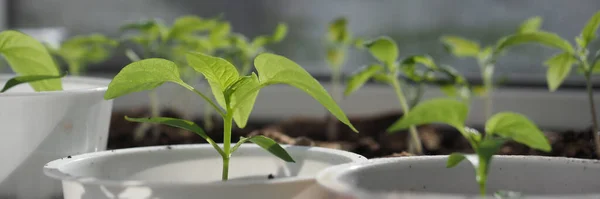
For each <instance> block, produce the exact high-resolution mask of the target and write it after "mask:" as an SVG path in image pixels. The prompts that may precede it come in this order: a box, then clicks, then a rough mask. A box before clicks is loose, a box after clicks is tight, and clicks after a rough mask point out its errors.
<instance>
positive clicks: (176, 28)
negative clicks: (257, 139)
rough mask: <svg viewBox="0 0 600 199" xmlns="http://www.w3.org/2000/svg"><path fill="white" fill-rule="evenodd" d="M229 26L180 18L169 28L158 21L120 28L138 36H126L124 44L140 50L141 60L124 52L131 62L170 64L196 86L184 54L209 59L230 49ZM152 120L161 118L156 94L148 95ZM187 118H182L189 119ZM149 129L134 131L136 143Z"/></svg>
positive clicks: (207, 120)
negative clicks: (151, 60)
mask: <svg viewBox="0 0 600 199" xmlns="http://www.w3.org/2000/svg"><path fill="white" fill-rule="evenodd" d="M230 29H231V27H230V25H229V23H228V22H224V21H221V20H220V17H215V18H212V19H204V18H200V17H197V16H182V17H179V18H177V19H176V20H175V21H174V22H173V25H172V26H171V27H168V26H167V25H165V24H164V23H163V22H162V21H160V20H158V19H154V20H145V21H140V22H136V23H131V24H126V25H124V26H122V27H121V30H122V31H123V32H127V31H135V32H137V34H134V35H132V36H127V37H126V39H125V41H131V42H133V43H134V44H137V46H139V47H140V48H141V52H142V53H141V54H142V56H141V57H140V56H139V55H138V54H136V53H135V51H133V50H132V49H127V50H126V55H127V57H129V59H130V60H131V61H132V62H133V61H139V60H141V59H144V58H151V57H160V58H166V59H169V60H173V61H174V62H175V63H176V64H177V65H178V66H179V67H180V71H181V76H182V79H183V80H184V81H185V82H187V83H190V84H194V83H196V81H198V79H199V75H200V74H199V73H197V72H195V71H193V70H190V68H189V67H187V63H186V62H185V53H186V52H188V51H199V52H203V53H206V54H209V55H212V54H214V53H215V51H216V50H218V49H220V48H226V47H228V46H229V42H228V39H227V38H228V35H229V33H230ZM148 97H149V99H150V108H151V111H150V112H151V115H152V117H158V116H160V106H159V102H158V96H157V94H156V91H154V90H151V91H149V92H148ZM210 110H211V109H210V105H208V104H205V108H204V117H203V119H204V128H205V129H209V130H210V129H212V126H213V121H212V114H211V112H210ZM189 117H191V116H188V115H187V114H186V115H185V116H184V118H186V119H187V118H189ZM150 127H151V125H150V124H148V123H144V124H142V125H140V126H139V127H138V128H137V129H136V130H135V131H134V135H135V139H136V140H139V139H141V138H143V137H144V135H145V132H146V130H147V129H148V128H150ZM152 131H153V135H154V138H155V139H157V138H158V136H159V133H160V132H159V131H158V128H157V126H156V125H154V128H153V130H152Z"/></svg>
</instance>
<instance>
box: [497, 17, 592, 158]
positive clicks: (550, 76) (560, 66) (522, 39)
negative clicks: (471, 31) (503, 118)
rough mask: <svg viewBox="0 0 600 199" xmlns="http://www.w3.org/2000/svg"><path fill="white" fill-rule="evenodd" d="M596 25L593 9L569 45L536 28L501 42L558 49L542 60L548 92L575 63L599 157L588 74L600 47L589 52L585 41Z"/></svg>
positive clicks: (554, 35)
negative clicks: (586, 98)
mask: <svg viewBox="0 0 600 199" xmlns="http://www.w3.org/2000/svg"><path fill="white" fill-rule="evenodd" d="M599 26H600V11H598V12H596V13H595V14H594V15H593V16H592V17H591V18H590V19H589V20H588V22H587V23H586V25H585V27H584V28H583V30H582V31H581V34H580V35H579V36H578V37H576V38H575V43H576V45H575V46H573V45H572V44H571V43H570V42H569V41H567V40H566V39H563V38H561V37H560V36H559V35H557V34H555V33H550V32H545V31H537V32H530V33H527V34H517V35H512V36H510V37H508V38H507V39H506V40H505V41H504V42H503V43H502V44H501V45H503V46H514V45H520V44H526V43H536V44H540V45H543V46H547V47H551V48H555V49H558V50H560V51H561V52H559V53H557V54H555V55H554V56H552V57H551V58H549V59H548V60H546V61H545V62H544V65H546V66H547V67H548V69H547V71H546V81H547V84H548V89H549V90H550V91H552V92H553V91H556V89H558V87H560V85H561V84H562V83H563V81H564V80H565V78H567V76H569V73H570V72H571V68H572V67H573V66H574V65H575V66H576V67H577V71H578V72H579V73H580V74H582V75H583V76H584V77H585V82H586V88H587V96H588V103H589V106H590V108H589V110H590V115H591V119H592V134H593V135H594V143H595V145H596V155H597V156H599V157H600V135H599V134H598V130H599V129H598V116H597V113H596V105H595V103H594V89H593V85H592V76H593V75H595V74H598V73H599V72H600V50H597V51H596V53H595V54H594V55H590V53H589V52H590V49H589V44H590V43H591V42H593V41H594V39H596V32H597V31H598V27H599Z"/></svg>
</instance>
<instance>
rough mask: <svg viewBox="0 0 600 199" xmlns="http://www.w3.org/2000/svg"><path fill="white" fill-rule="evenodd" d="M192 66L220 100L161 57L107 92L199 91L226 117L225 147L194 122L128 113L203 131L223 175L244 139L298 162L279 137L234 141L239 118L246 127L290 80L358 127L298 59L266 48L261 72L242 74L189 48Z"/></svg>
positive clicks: (121, 76) (137, 66) (258, 62)
mask: <svg viewBox="0 0 600 199" xmlns="http://www.w3.org/2000/svg"><path fill="white" fill-rule="evenodd" d="M186 58H187V61H188V65H189V66H191V67H192V68H193V69H194V70H195V71H197V72H199V73H202V75H204V77H205V78H206V79H207V80H208V82H209V84H210V87H211V90H212V94H213V97H214V99H216V100H215V101H216V102H215V101H213V100H212V99H211V98H209V97H208V96H207V95H205V94H204V93H202V92H200V91H198V90H196V89H195V88H194V87H192V86H190V85H188V84H187V83H185V82H184V81H183V80H182V79H181V77H180V73H179V67H178V66H177V64H175V63H174V62H172V61H169V60H166V59H160V58H151V59H144V60H141V61H136V62H133V63H131V64H129V65H127V66H125V67H124V68H123V69H122V70H121V71H120V72H119V73H118V74H117V75H116V76H115V78H114V79H113V80H112V82H111V83H110V84H109V86H108V90H107V91H106V94H105V96H104V98H105V99H114V98H118V97H120V96H123V95H127V94H130V93H134V92H140V91H145V90H152V89H155V88H156V87H158V86H160V85H162V84H164V83H166V82H171V83H175V84H177V85H180V86H182V87H183V88H186V89H187V90H189V91H192V92H194V93H196V94H198V95H199V96H200V97H201V98H202V99H204V100H205V101H206V102H207V103H208V104H210V106H211V107H212V108H214V110H215V111H216V112H217V113H218V114H219V115H220V116H221V117H222V118H223V125H224V126H223V127H224V128H223V129H224V131H223V146H222V147H220V146H219V145H217V144H215V143H214V141H213V140H212V139H211V138H210V137H208V136H207V135H206V133H205V132H204V130H203V129H202V128H200V127H199V126H198V125H196V124H194V123H193V122H191V121H187V120H182V119H176V118H164V117H152V118H126V119H128V120H129V121H134V122H150V123H155V124H165V125H169V126H173V127H177V128H181V129H185V130H189V131H192V132H195V133H197V134H198V135H200V136H201V137H202V138H204V139H205V140H206V141H207V142H208V143H210V144H211V145H212V146H213V147H214V148H215V150H216V151H217V152H218V153H219V155H220V156H221V157H222V159H223V170H222V180H227V179H228V172H229V160H230V158H231V155H232V153H233V152H235V150H236V149H238V148H239V146H240V145H241V144H242V143H244V142H247V141H249V142H253V143H255V144H257V145H258V146H260V147H261V148H263V149H265V150H267V151H268V152H270V153H271V154H273V155H275V156H277V157H279V158H281V159H283V160H284V161H288V162H293V161H294V160H293V159H292V157H291V156H290V155H289V154H288V153H287V152H286V151H285V150H284V149H283V148H282V147H281V146H279V145H278V144H277V143H276V142H275V141H273V140H271V139H270V138H267V137H263V136H256V137H249V138H242V139H240V141H239V142H238V143H237V144H235V145H234V146H231V130H232V126H233V123H234V122H235V124H236V125H237V126H238V127H240V128H244V127H245V126H246V123H247V122H248V119H249V117H250V113H251V112H252V109H253V107H254V102H255V101H256V98H257V96H258V93H259V91H260V89H262V88H264V87H266V86H269V85H274V84H287V85H290V86H293V87H296V88H298V89H300V90H302V91H304V92H306V93H307V94H309V95H310V96H312V97H313V98H314V99H315V100H317V101H318V102H319V103H321V104H322V105H323V106H324V107H325V108H327V110H329V111H330V112H331V113H332V114H333V115H334V116H335V117H337V118H338V119H339V120H340V121H341V122H342V123H344V124H346V125H348V126H349V127H350V128H351V129H353V130H354V131H356V129H355V128H354V127H353V126H352V124H351V123H350V121H349V120H348V118H347V117H346V115H345V114H344V112H343V111H342V110H341V109H340V107H339V106H338V105H337V104H336V103H335V101H334V100H333V99H332V98H331V96H330V95H329V94H328V93H327V91H326V90H325V88H323V86H321V85H320V84H319V82H318V81H317V80H316V79H314V78H313V77H312V76H311V75H310V74H309V73H308V72H307V71H306V70H304V69H303V68H302V67H300V66H299V65H298V64H296V63H294V62H293V61H291V60H289V59H287V58H285V57H283V56H279V55H275V54H269V53H263V54H260V55H258V56H257V57H256V58H255V59H254V65H255V67H256V70H257V72H258V74H256V73H252V74H250V75H246V76H244V75H240V74H239V72H238V70H237V69H236V67H235V66H234V65H233V64H231V63H230V62H228V61H226V60H225V59H222V58H217V57H212V56H209V55H205V54H202V53H188V54H187V56H186Z"/></svg>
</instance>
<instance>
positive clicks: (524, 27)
mask: <svg viewBox="0 0 600 199" xmlns="http://www.w3.org/2000/svg"><path fill="white" fill-rule="evenodd" d="M542 21H543V20H542V18H541V17H539V16H537V17H532V18H529V19H527V20H525V21H524V22H523V23H521V26H519V30H517V32H518V33H530V32H537V31H538V30H539V29H540V27H541V26H542Z"/></svg>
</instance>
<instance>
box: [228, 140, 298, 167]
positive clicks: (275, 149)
mask: <svg viewBox="0 0 600 199" xmlns="http://www.w3.org/2000/svg"><path fill="white" fill-rule="evenodd" d="M247 141H250V142H253V143H254V144H256V145H258V146H260V147H261V148H263V149H265V150H267V151H268V152H269V153H271V154H273V155H275V156H277V157H278V158H281V159H282V160H284V161H286V162H296V161H294V159H293V158H292V156H290V154H288V152H287V151H285V149H284V148H283V147H281V146H280V145H279V144H277V142H275V141H273V140H272V139H271V138H268V137H265V136H262V135H258V136H252V137H248V138H244V137H242V138H240V141H238V143H236V144H235V146H233V149H232V152H231V153H233V152H235V151H236V150H237V149H238V148H239V147H240V146H241V145H242V143H244V142H247Z"/></svg>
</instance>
